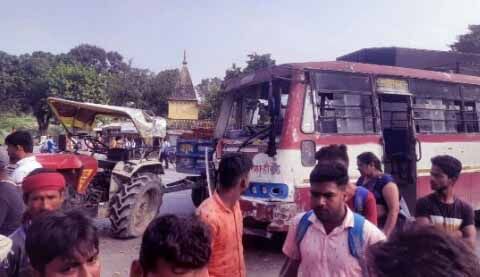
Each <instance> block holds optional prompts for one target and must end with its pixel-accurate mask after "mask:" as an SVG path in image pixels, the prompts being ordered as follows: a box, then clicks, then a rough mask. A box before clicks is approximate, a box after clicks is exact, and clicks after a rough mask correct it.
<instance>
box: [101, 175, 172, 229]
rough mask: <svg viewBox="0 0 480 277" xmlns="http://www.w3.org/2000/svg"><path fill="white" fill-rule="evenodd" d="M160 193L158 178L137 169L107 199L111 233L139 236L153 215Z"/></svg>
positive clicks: (157, 207) (159, 204)
mask: <svg viewBox="0 0 480 277" xmlns="http://www.w3.org/2000/svg"><path fill="white" fill-rule="evenodd" d="M162 196H163V195H162V191H161V180H160V178H159V177H158V176H156V175H155V174H152V173H139V174H138V175H136V176H134V177H133V178H132V179H131V180H130V182H128V183H125V184H123V186H122V187H121V188H120V190H119V191H118V192H117V193H116V194H115V195H114V196H113V197H112V198H111V201H110V222H111V223H112V236H113V237H116V238H132V237H138V236H141V235H142V234H143V232H144V231H145V229H146V228H147V226H148V224H149V223H150V222H151V221H152V220H153V219H154V218H155V217H156V215H157V213H158V210H159V209H160V206H161V205H162Z"/></svg>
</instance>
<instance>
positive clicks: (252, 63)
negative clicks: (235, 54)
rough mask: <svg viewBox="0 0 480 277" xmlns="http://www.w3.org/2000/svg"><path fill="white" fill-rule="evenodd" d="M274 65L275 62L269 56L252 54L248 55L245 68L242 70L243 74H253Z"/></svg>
mask: <svg viewBox="0 0 480 277" xmlns="http://www.w3.org/2000/svg"><path fill="white" fill-rule="evenodd" d="M274 65H275V60H273V59H272V57H271V54H262V55H258V54H257V53H253V54H250V55H248V60H247V67H245V68H244V69H243V73H250V72H254V71H255V70H258V69H262V68H268V67H271V66H274Z"/></svg>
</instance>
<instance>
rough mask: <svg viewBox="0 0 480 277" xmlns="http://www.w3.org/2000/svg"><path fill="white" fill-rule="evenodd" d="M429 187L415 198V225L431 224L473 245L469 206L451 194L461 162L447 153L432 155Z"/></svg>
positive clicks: (471, 213) (471, 218)
mask: <svg viewBox="0 0 480 277" xmlns="http://www.w3.org/2000/svg"><path fill="white" fill-rule="evenodd" d="M431 161H432V168H431V170H430V176H431V180H430V186H431V188H432V190H433V193H431V194H429V195H427V196H425V197H422V198H420V199H418V201H417V206H416V210H415V217H416V222H417V223H418V224H433V225H434V226H437V227H440V228H441V229H443V230H444V231H446V232H448V233H450V234H451V235H453V236H454V237H458V238H463V239H464V240H465V241H466V242H467V243H468V244H470V245H471V246H472V247H473V248H475V238H476V229H475V225H474V213H473V209H472V207H471V206H470V205H469V204H468V203H466V202H464V201H462V200H460V199H459V198H457V197H456V196H455V195H454V191H453V190H454V185H455V183H456V182H457V180H458V177H459V176H460V172H461V171H462V163H461V162H460V161H459V160H457V159H456V158H454V157H452V156H448V155H442V156H436V157H433V158H432V160H431Z"/></svg>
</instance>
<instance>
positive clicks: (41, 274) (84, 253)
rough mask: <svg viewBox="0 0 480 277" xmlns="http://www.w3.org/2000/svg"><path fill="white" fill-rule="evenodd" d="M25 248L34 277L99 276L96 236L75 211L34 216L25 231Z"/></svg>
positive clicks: (83, 218)
mask: <svg viewBox="0 0 480 277" xmlns="http://www.w3.org/2000/svg"><path fill="white" fill-rule="evenodd" d="M26 233H27V236H26V241H25V249H26V252H27V255H28V258H29V259H30V264H31V265H32V268H33V270H34V274H35V276H37V277H61V276H69V277H98V276H100V261H99V260H98V254H99V248H98V233H97V229H96V227H95V226H94V225H93V223H92V222H91V220H90V219H89V218H88V217H86V216H85V215H83V214H82V213H80V212H78V211H69V212H65V213H61V212H53V213H48V214H44V215H41V216H39V217H37V218H36V219H35V220H34V221H33V222H32V224H31V225H30V227H29V228H28V229H27V232H26Z"/></svg>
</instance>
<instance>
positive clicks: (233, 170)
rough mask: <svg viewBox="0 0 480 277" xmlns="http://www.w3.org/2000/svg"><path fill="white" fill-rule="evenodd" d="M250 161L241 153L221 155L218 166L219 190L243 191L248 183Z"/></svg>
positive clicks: (250, 167)
mask: <svg viewBox="0 0 480 277" xmlns="http://www.w3.org/2000/svg"><path fill="white" fill-rule="evenodd" d="M252 166H253V164H252V160H251V159H250V158H248V157H247V156H246V155H245V154H243V153H227V154H225V155H223V157H222V159H221V160H220V165H219V166H218V181H219V183H220V190H223V191H230V190H233V189H237V190H239V191H240V192H243V191H245V190H246V189H247V188H248V185H249V183H250V178H249V173H250V169H252Z"/></svg>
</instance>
